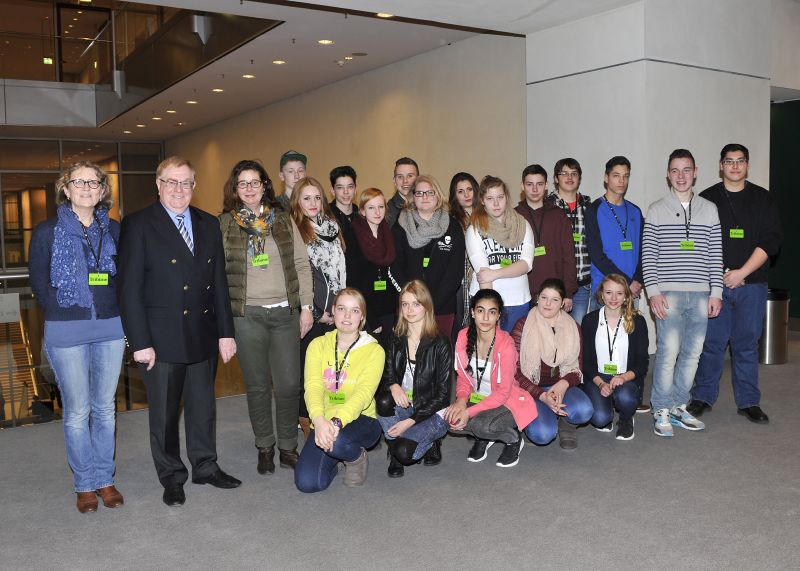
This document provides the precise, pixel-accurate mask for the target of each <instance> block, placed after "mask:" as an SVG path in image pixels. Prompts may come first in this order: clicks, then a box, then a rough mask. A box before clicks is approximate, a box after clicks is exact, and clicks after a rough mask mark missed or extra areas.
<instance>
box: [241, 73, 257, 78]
mask: <svg viewBox="0 0 800 571" xmlns="http://www.w3.org/2000/svg"><path fill="white" fill-rule="evenodd" d="M242 77H243V78H244V79H254V78H255V77H256V76H255V75H253V74H252V73H245V74H244V75H242Z"/></svg>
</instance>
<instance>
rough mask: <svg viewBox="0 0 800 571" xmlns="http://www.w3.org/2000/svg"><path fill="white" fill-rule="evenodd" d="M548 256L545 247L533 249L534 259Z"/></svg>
mask: <svg viewBox="0 0 800 571" xmlns="http://www.w3.org/2000/svg"><path fill="white" fill-rule="evenodd" d="M546 255H547V249H546V248H545V247H544V246H536V247H535V248H534V249H533V257H534V258H537V257H539V256H546Z"/></svg>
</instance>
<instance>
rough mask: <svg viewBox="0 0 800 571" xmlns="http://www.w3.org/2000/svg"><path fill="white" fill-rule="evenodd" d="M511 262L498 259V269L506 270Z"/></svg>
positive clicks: (506, 259) (507, 259)
mask: <svg viewBox="0 0 800 571" xmlns="http://www.w3.org/2000/svg"><path fill="white" fill-rule="evenodd" d="M511 263H512V262H511V260H510V259H509V258H500V267H501V268H507V267H508V266H510V265H511Z"/></svg>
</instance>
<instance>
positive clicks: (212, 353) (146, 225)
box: [118, 157, 241, 506]
mask: <svg viewBox="0 0 800 571" xmlns="http://www.w3.org/2000/svg"><path fill="white" fill-rule="evenodd" d="M156 186H157V187H158V196H159V202H158V203H155V204H152V205H151V206H148V207H147V208H144V209H142V210H140V211H138V212H136V213H134V214H131V215H130V216H126V217H125V218H124V219H123V221H122V233H121V237H120V247H119V278H118V283H119V284H121V285H120V286H119V287H118V291H119V302H120V313H121V315H122V324H123V328H124V329H125V334H126V336H127V338H128V343H129V345H130V348H131V350H132V351H133V358H134V360H135V361H136V362H137V363H139V364H140V365H139V367H140V370H141V371H142V374H143V377H144V383H145V387H146V388H147V400H148V403H149V405H150V413H149V414H150V448H151V451H152V454H153V461H154V462H155V466H156V471H157V472H158V479H159V480H160V481H161V484H162V485H163V486H164V496H163V500H164V503H165V504H167V505H170V506H176V505H182V504H183V503H184V502H185V501H186V496H185V494H184V491H183V484H184V483H185V482H186V480H187V478H188V471H187V469H186V466H185V465H184V464H183V462H182V461H181V457H180V437H179V434H178V424H179V420H180V404H181V397H183V405H184V414H185V429H186V450H187V454H188V456H189V461H190V462H191V465H192V482H194V483H196V484H211V485H212V486H216V487H218V488H235V487H237V486H239V485H240V484H241V482H240V481H239V480H237V479H236V478H233V477H232V476H229V475H228V474H226V473H225V472H223V471H222V470H221V469H220V467H219V465H218V464H217V452H216V436H215V426H214V422H215V414H216V404H215V401H214V377H215V374H216V369H217V351H219V353H220V355H221V356H222V360H223V361H224V362H226V363H227V362H228V361H229V360H230V359H231V358H232V357H233V355H234V354H235V353H236V342H235V341H234V339H233V337H234V329H233V317H232V315H231V306H230V300H229V298H228V284H227V279H226V277H225V256H224V253H223V249H222V238H221V235H220V230H219V222H218V221H217V219H216V218H215V217H214V216H212V215H210V214H208V213H206V212H203V211H202V210H199V209H197V208H194V207H190V206H189V202H190V201H191V199H192V192H193V190H194V187H195V171H194V168H193V167H192V165H191V164H190V163H189V161H187V160H186V159H184V158H181V157H169V158H167V159H165V160H164V161H163V162H162V163H161V164H160V165H159V166H158V170H157V171H156Z"/></svg>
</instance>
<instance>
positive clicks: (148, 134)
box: [0, 0, 635, 140]
mask: <svg viewBox="0 0 800 571" xmlns="http://www.w3.org/2000/svg"><path fill="white" fill-rule="evenodd" d="M633 1H635V0H495V1H484V2H475V1H471V0H470V1H460V0H437V1H426V0H341V1H338V2H318V3H316V4H318V5H324V6H333V7H336V8H340V9H347V10H363V11H367V12H377V11H382V12H389V13H393V14H395V15H396V16H400V17H404V18H413V19H416V20H424V21H427V22H439V23H445V24H455V25H458V26H465V27H471V28H480V29H484V30H497V31H501V32H512V33H524V32H530V31H534V30H537V29H543V28H547V27H551V26H555V25H558V24H561V23H564V22H566V21H569V20H572V19H576V18H582V17H586V16H589V15H591V14H594V13H598V12H602V11H605V10H609V9H612V8H615V7H618V6H622V5H625V4H630V3H632V2H633ZM148 3H151V4H159V5H167V6H172V7H178V8H187V9H193V10H200V11H209V12H220V13H228V14H236V15H242V16H252V17H258V18H266V19H270V20H280V21H283V22H284V23H283V24H281V25H280V26H278V27H276V28H274V29H273V30H271V31H269V32H267V33H266V34H263V35H262V36H260V37H258V38H256V39H255V40H253V41H252V42H250V43H248V44H246V45H245V46H243V47H241V48H239V49H238V50H236V51H235V52H233V53H231V54H228V55H227V56H225V57H223V58H220V59H219V60H217V61H216V62H214V63H212V64H210V65H208V66H206V67H205V68H203V69H201V70H200V71H198V72H196V73H195V74H193V75H192V76H190V77H188V78H186V79H184V80H182V81H180V82H179V83H177V84H176V85H173V86H172V87H170V88H168V89H166V90H165V91H163V92H161V93H159V94H157V95H155V96H153V97H152V98H150V99H149V100H147V101H145V102H144V103H141V104H140V105H138V106H136V107H135V108H133V109H131V110H130V111H128V112H127V113H125V114H123V115H121V116H120V117H118V118H117V119H115V120H113V121H111V122H109V123H108V124H106V125H104V126H103V127H101V128H98V129H81V128H33V127H13V126H6V127H0V135H2V136H25V137H58V138H70V137H75V138H87V139H88V138H92V139H122V140H128V139H130V140H161V139H169V138H171V137H174V136H176V135H177V134H179V133H181V132H188V131H191V130H194V129H198V128H200V127H204V126H207V125H210V124H213V123H216V122H218V121H222V120H224V119H227V118H229V117H232V116H236V115H240V114H242V113H245V112H247V111H250V110H253V109H256V108H258V107H263V106H265V105H269V104H271V103H275V102H277V101H280V100H282V99H286V98H289V97H293V96H296V95H298V94H301V93H304V92H308V91H311V90H314V89H317V88H319V87H322V86H324V85H327V84H330V83H334V82H337V81H341V80H345V79H347V78H349V77H352V76H355V75H358V74H361V73H364V72H366V71H369V70H372V69H375V68H378V67H381V66H385V65H389V64H391V63H394V62H397V61H400V60H403V59H406V58H409V57H412V56H414V55H417V54H420V53H423V52H426V51H429V50H432V49H436V48H438V47H441V46H444V45H446V44H448V43H450V42H454V41H458V40H461V39H464V38H467V37H469V36H471V35H473V34H474V33H475V32H474V31H464V30H458V29H451V28H445V27H437V26H435V25H430V24H425V23H406V22H399V21H393V20H382V19H378V18H371V17H363V16H354V15H345V14H343V13H340V12H334V11H328V10H324V9H320V10H317V9H306V8H295V7H289V6H282V5H273V4H269V3H264V2H254V1H247V0H244V1H243V0H168V1H159V2H155V1H154V2H148ZM319 39H332V40H334V41H335V42H336V43H335V44H334V45H332V46H322V45H319V44H318V43H317V40H319ZM353 52H365V53H367V54H368V55H366V56H363V57H354V58H353V59H352V60H351V61H347V60H345V56H348V55H350V54H352V53H353ZM273 60H284V61H286V62H287V63H286V64H285V65H280V66H278V65H273V64H272V63H271V62H272V61H273ZM251 61H252V63H251ZM337 62H343V63H337ZM244 73H253V74H255V75H256V78H255V79H243V78H242V74H244ZM215 87H219V88H222V89H224V92H222V93H212V91H211V89H212V88H215ZM187 100H197V101H198V102H199V103H198V104H197V105H189V104H186V101H187ZM168 108H172V109H175V110H176V111H177V113H175V114H171V115H170V114H166V109H168ZM154 116H156V117H162V120H160V121H156V120H153V119H152V117H154ZM178 123H182V125H180V126H179V125H178ZM137 124H142V125H145V126H144V127H136V125H137ZM126 130H129V131H131V133H130V134H125V133H124V131H126Z"/></svg>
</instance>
